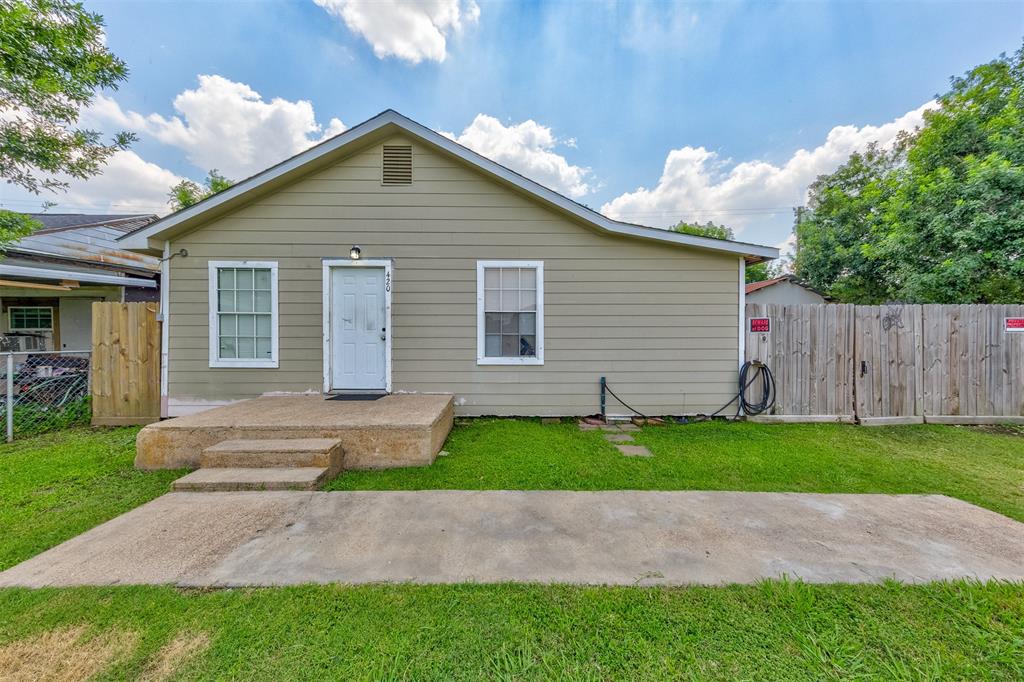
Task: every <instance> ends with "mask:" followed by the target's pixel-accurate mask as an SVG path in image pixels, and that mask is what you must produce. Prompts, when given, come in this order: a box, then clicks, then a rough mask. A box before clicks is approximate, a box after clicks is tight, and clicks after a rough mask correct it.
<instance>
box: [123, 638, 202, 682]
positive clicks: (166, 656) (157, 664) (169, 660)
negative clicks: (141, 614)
mask: <svg viewBox="0 0 1024 682" xmlns="http://www.w3.org/2000/svg"><path fill="white" fill-rule="evenodd" d="M209 646H210V636H209V635H208V634H206V633H205V632H198V633H187V632H182V633H178V635H177V636H176V637H175V638H174V639H172V640H171V641H170V642H168V643H167V644H165V645H163V646H162V647H160V650H159V651H157V652H156V654H154V656H153V658H151V659H150V660H149V663H147V664H146V667H145V669H144V670H143V671H142V674H141V675H140V676H139V679H140V680H143V681H144V682H161V681H162V680H167V679H170V677H171V675H173V674H174V673H176V672H177V671H178V669H179V668H181V667H182V666H183V665H185V664H186V663H188V662H189V661H191V660H192V659H194V658H195V657H196V656H198V655H199V654H201V653H202V652H203V651H205V650H206V648H207V647H209Z"/></svg>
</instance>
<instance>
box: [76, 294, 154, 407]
mask: <svg viewBox="0 0 1024 682" xmlns="http://www.w3.org/2000/svg"><path fill="white" fill-rule="evenodd" d="M157 310H158V305H157V304H156V303H93V304H92V362H93V375H92V423H93V425H94V426H100V425H103V426H114V425H123V424H149V423H151V422H155V421H157V420H159V419H160V322H158V321H157Z"/></svg>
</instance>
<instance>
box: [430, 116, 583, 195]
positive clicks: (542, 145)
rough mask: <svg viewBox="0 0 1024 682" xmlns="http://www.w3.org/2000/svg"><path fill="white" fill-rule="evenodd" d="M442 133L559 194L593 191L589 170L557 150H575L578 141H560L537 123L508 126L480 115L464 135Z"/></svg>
mask: <svg viewBox="0 0 1024 682" xmlns="http://www.w3.org/2000/svg"><path fill="white" fill-rule="evenodd" d="M442 134H443V135H447V136H448V137H450V138H451V139H453V140H455V141H456V142H458V143H459V144H461V145H465V146H466V147H469V148H470V149H472V150H473V151H475V152H477V153H478V154H482V155H483V156H486V157H487V158H489V159H491V160H492V161H497V162H498V163H500V164H501V165H503V166H507V167H509V168H511V169H512V170H514V171H516V172H517V173H521V174H522V175H525V176H526V177H528V178H530V179H531V180H534V181H536V182H539V183H540V184H542V185H544V186H545V187H549V188H551V189H553V190H555V191H556V192H560V193H562V194H567V195H569V196H571V197H576V198H578V197H581V196H583V195H585V194H587V193H589V192H591V191H593V189H594V187H593V186H592V185H591V184H590V182H589V178H590V176H591V172H590V169H589V168H584V167H582V166H574V165H572V164H571V163H569V162H568V161H567V160H566V158H565V157H564V156H562V155H561V154H559V153H557V152H556V151H554V150H555V148H556V147H557V146H558V145H564V146H566V147H575V146H576V141H575V140H574V139H572V138H570V139H568V140H559V139H557V138H556V137H555V134H554V133H553V132H552V130H551V128H549V127H547V126H543V125H541V124H539V123H537V122H536V121H533V120H527V121H523V122H522V123H517V124H513V125H508V126H506V125H503V124H502V123H501V121H499V120H498V119H496V118H494V117H493V116H487V115H486V114H477V116H476V118H474V119H473V122H472V123H470V124H469V125H468V126H467V127H466V129H465V130H463V131H462V133H461V134H459V135H455V134H453V133H445V132H443V131H442Z"/></svg>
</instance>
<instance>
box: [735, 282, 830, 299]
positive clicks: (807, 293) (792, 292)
mask: <svg viewBox="0 0 1024 682" xmlns="http://www.w3.org/2000/svg"><path fill="white" fill-rule="evenodd" d="M746 296H747V303H781V304H789V305H795V304H800V303H828V302H829V301H831V300H832V297H831V296H827V295H826V294H823V293H821V292H820V291H818V290H817V289H815V288H814V287H811V286H810V285H808V284H806V283H804V282H802V281H800V280H799V279H798V278H797V277H796V276H795V275H782V276H781V277H775V278H774V279H766V280H762V281H760V282H751V283H749V284H747V293H746Z"/></svg>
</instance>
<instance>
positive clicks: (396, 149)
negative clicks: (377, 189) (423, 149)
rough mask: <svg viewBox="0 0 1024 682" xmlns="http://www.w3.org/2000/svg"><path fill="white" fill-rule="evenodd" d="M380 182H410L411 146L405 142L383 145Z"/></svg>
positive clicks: (399, 183) (400, 183) (388, 183)
mask: <svg viewBox="0 0 1024 682" xmlns="http://www.w3.org/2000/svg"><path fill="white" fill-rule="evenodd" d="M381 184H384V185H411V184H412V147H411V146H410V145H407V144H386V145H384V156H383V163H382V164H381Z"/></svg>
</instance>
